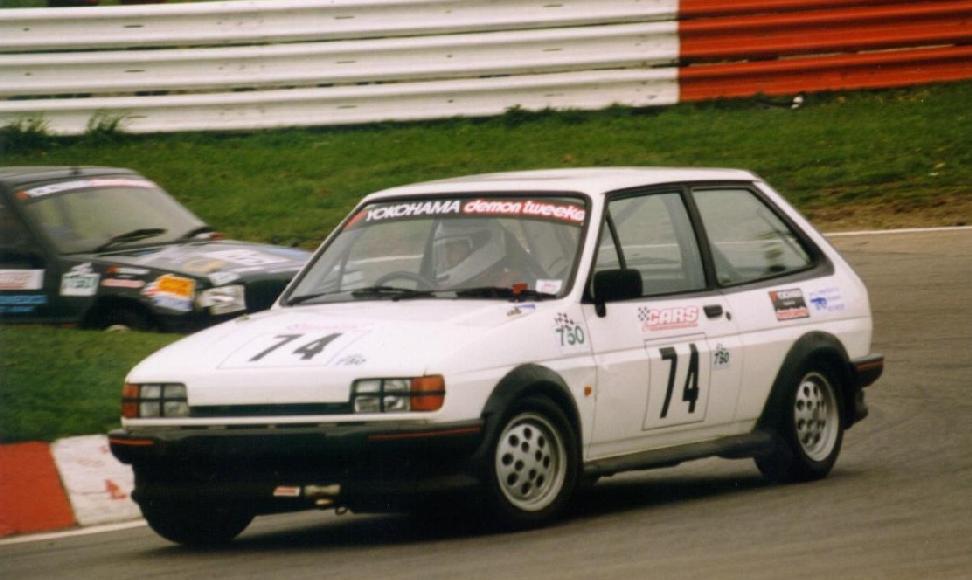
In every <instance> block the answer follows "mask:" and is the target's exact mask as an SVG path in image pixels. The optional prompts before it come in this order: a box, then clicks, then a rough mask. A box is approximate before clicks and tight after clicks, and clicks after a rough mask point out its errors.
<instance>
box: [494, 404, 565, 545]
mask: <svg viewBox="0 0 972 580" xmlns="http://www.w3.org/2000/svg"><path fill="white" fill-rule="evenodd" d="M491 449H492V453H491V454H490V461H491V465H489V466H488V469H489V477H488V478H487V480H488V481H487V488H488V490H487V491H488V494H487V495H488V498H489V504H490V506H489V507H490V508H491V509H490V516H491V517H493V519H494V520H495V521H496V522H498V523H499V524H501V525H503V526H504V527H512V528H526V527H532V526H538V525H542V524H544V523H547V522H549V521H551V520H552V519H554V518H556V517H557V516H559V515H561V514H562V513H563V511H564V508H565V507H566V505H567V503H568V502H569V500H570V497H571V496H572V495H573V492H574V488H575V487H576V486H577V478H578V462H577V457H578V454H577V444H576V439H575V435H574V430H573V428H572V427H571V425H570V422H569V421H568V420H567V417H566V416H565V415H564V413H563V411H561V410H560V408H559V407H558V406H557V405H555V404H554V403H553V402H552V401H550V400H549V399H547V398H545V397H529V398H525V399H523V400H521V401H518V402H516V403H514V404H513V405H512V406H511V408H510V409H509V410H508V411H507V413H506V414H505V416H504V419H503V423H502V426H501V427H500V429H499V431H498V434H497V436H496V439H495V440H494V441H493V442H492V447H491Z"/></svg>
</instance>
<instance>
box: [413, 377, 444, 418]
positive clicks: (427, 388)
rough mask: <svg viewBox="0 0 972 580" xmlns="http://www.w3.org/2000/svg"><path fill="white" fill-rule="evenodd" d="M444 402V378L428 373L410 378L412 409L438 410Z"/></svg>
mask: <svg viewBox="0 0 972 580" xmlns="http://www.w3.org/2000/svg"><path fill="white" fill-rule="evenodd" d="M444 403H445V379H444V378H443V377H442V375H429V376H427V377H417V378H414V379H412V410H413V411H438V410H439V409H441V408H442V405H443V404H444Z"/></svg>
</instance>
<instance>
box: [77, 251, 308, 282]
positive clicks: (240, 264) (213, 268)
mask: <svg viewBox="0 0 972 580" xmlns="http://www.w3.org/2000/svg"><path fill="white" fill-rule="evenodd" d="M309 257H310V252H307V251H305V250H300V249H296V248H283V247H279V246H271V245H268V244H256V243H250V242H237V241H232V240H219V241H201V242H188V243H184V244H168V245H164V246H153V247H148V248H137V249H125V250H111V251H108V252H102V253H98V254H88V255H80V256H72V258H74V259H75V260H80V261H90V262H93V263H98V264H116V265H123V266H134V267H138V268H145V269H151V270H161V271H167V272H175V273H179V274H184V275H188V276H192V277H195V278H207V277H208V278H210V279H211V281H212V282H213V285H219V284H223V283H228V282H229V281H231V280H233V279H239V278H248V277H253V276H254V275H260V276H265V275H267V274H276V273H285V274H286V277H288V278H289V277H290V276H292V275H293V274H294V272H295V271H296V270H298V269H300V267H301V266H303V264H304V262H306V261H307V259H308V258H309Z"/></svg>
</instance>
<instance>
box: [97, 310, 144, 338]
mask: <svg viewBox="0 0 972 580" xmlns="http://www.w3.org/2000/svg"><path fill="white" fill-rule="evenodd" d="M97 327H98V328H101V329H104V330H106V331H108V332H124V331H128V330H155V324H154V322H153V320H152V318H151V317H150V316H149V314H148V313H147V312H145V311H144V310H142V309H139V308H135V307H130V306H112V307H110V308H109V309H108V310H106V311H105V312H104V313H103V314H102V315H101V316H99V317H98V322H97Z"/></svg>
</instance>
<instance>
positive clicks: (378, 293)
mask: <svg viewBox="0 0 972 580" xmlns="http://www.w3.org/2000/svg"><path fill="white" fill-rule="evenodd" d="M351 295H352V296H354V297H355V298H384V297H388V298H391V299H392V300H399V299H401V298H428V297H429V296H433V295H434V293H433V291H432V290H414V289H412V288H400V287H398V286H367V287H365V288H358V289H356V290H352V291H351Z"/></svg>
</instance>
